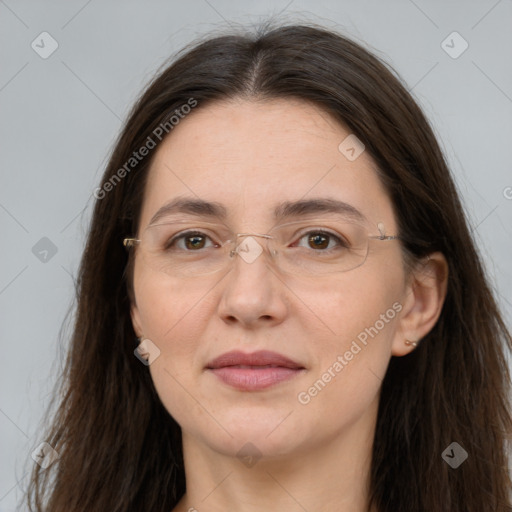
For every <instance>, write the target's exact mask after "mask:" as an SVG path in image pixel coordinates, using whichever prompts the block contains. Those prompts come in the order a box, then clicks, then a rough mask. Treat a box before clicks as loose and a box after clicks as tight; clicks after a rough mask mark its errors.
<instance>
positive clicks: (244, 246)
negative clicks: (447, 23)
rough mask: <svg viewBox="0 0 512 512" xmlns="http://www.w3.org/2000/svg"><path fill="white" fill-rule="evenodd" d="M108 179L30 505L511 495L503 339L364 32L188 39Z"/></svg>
mask: <svg viewBox="0 0 512 512" xmlns="http://www.w3.org/2000/svg"><path fill="white" fill-rule="evenodd" d="M95 197H96V198H97V202H96V205H95V209H94V214H93V219H92V224H91V228H90V233H89V238H88V241H87V246H86V249H85V252H84V255H83V259H82V264H81V267H80V271H79V280H78V295H77V297H78V309H77V318H76V324H75V330H74V336H73V340H72V345H71V350H70V353H69V359H68V361H67V366H66V372H65V374H64V375H63V379H64V385H65V386H64V390H65V391H64V395H63V397H62V402H61V404H60V408H59V410H58V414H57V415H56V417H55V418H54V422H53V426H52V427H51V429H50V430H49V432H48V434H47V436H46V440H47V442H48V444H49V445H50V446H51V447H52V448H53V449H54V450H55V451H56V452H57V453H58V458H56V460H55V462H53V464H51V465H50V467H49V468H48V469H42V466H40V465H35V469H34V472H33V479H32V482H31V487H30V489H29V493H28V495H27V501H28V502H29V503H31V504H32V507H33V508H32V510H38V511H39V510H43V504H47V506H46V508H44V510H48V511H52V512H60V511H66V512H69V511H71V510H72V511H73V512H78V511H96V510H97V511H105V510H108V511H135V510H137V511H140V510H147V511H152V512H156V511H162V512H164V511H165V512H169V511H171V510H173V511H174V512H183V511H191V510H197V511H217V510H237V511H254V510H265V511H267V510H287V511H296V510H297V511H303V510H308V511H345V510H347V511H351V512H363V511H378V512H388V511H389V512H390V511H393V512H397V511H404V512H405V511H407V512H411V511H436V512H441V511H448V510H449V511H461V512H462V511H464V512H472V511H474V512H477V511H478V512H482V511H484V510H485V511H500V512H502V511H510V510H512V507H511V503H510V483H511V482H510V475H509V474H508V472H507V465H508V460H507V456H506V446H505V441H506V439H507V436H510V433H511V431H512V420H511V416H510V409H509V406H510V403H509V394H508V393H509V391H510V376H509V373H508V369H507V365H506V357H505V352H506V351H508V350H510V348H511V347H512V340H511V337H510V334H509V333H508V332H507V329H506V326H505V325H504V322H503V320H502V317H501V316H500V313H499V311H498V308H497V306H496V302H495V300H494V298H493V296H492V294H491V291H490V287H489V285H488V283H487V280H486V277H485V274H484V270H483V268H482V264H481V261H480V258H479V256H478V254H477V252H476V249H475V245H474V242H473V241H472V239H471V236H470V233H469V230H468V227H467V224H466V221H465V217H464V213H463V210H462V208H461V204H460V201H459V198H458V196H457V192H456V189H455V186H454V184H453V181H452V177H451V176H450V172H449V170H448V168H447V165H446V162H445V160H444V158H443V155H442V153H441V151H440V148H439V145H438V143H437V141H436V139H435V137H434V135H433V132H432V129H431V128H430V126H429V124H428V122H427V120H426V119H425V116H424V115H423V114H422V112H421V111H420V109H419V108H418V106H417V105H416V103H415V102H414V100H413V99H412V98H411V96H410V95H409V93H408V92H407V90H406V89H405V88H404V86H403V85H402V84H401V83H400V81H399V80H398V79H397V78H396V77H395V76H394V74H393V73H392V72H391V71H390V70H389V69H388V68H387V67H386V66H385V65H384V64H383V63H382V62H381V61H379V60H378V59H377V58H376V57H375V56H373V55H371V54H370V53H368V52H367V51H366V50H365V49H363V48H362V47H360V46H359V45H357V44H355V43H353V42H351V41H350V40H348V39H346V38H345V37H343V36H341V35H339V34H335V33H333V32H329V31H326V30H324V29H322V28H318V27H315V26H284V27H280V28H277V29H274V30H270V29H269V28H264V29H262V30H261V31H260V33H258V34H257V35H255V36H250V35H246V34H243V35H229V36H221V37H214V38H210V39H208V40H206V41H203V42H201V43H199V44H196V45H195V46H194V47H192V48H189V49H188V50H187V51H186V52H185V53H183V54H182V55H181V56H180V57H179V58H178V59H177V60H176V61H175V62H174V63H173V64H171V65H170V66H169V67H168V68H167V69H165V70H164V71H163V72H162V73H160V74H159V76H158V77H156V78H155V79H154V80H153V82H152V83H151V84H150V86H149V87H148V88H147V90H146V91H145V92H144V94H143V95H142V96H141V98H140V99H139V101H138V102H137V104H136V105H135V107H134V108H133V110H132V112H131V114H130V116H129V119H128V121H127V123H126V126H125V128H124V130H123V132H122V133H121V135H120V137H119V140H118V141H117V144H116V146H115V149H114V151H113V154H112V156H111V159H110V163H109V165H108V167H107V169H106V171H105V174H104V176H103V179H102V183H101V185H100V186H99V187H98V189H97V190H96V191H95ZM51 476H53V478H54V481H53V482H52V483H51V486H50V477H51Z"/></svg>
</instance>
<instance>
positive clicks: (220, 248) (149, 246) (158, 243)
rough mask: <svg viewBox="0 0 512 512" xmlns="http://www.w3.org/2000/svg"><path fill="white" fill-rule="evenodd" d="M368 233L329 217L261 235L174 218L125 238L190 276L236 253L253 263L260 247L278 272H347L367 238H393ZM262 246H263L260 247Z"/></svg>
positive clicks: (162, 268) (160, 268) (156, 263)
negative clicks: (137, 235)
mask: <svg viewBox="0 0 512 512" xmlns="http://www.w3.org/2000/svg"><path fill="white" fill-rule="evenodd" d="M377 228H378V230H379V233H380V234H379V235H371V234H368V231H369V229H368V227H367V226H366V225H365V224H362V223H358V222H352V221H348V220H340V219H333V218H329V217H327V218H319V219H312V220H308V221H306V220H300V221H296V222H289V223H287V224H281V225H278V226H275V227H274V228H272V229H271V230H270V231H269V232H268V233H266V234H257V233H233V232H231V231H230V230H229V229H227V227H226V226H225V225H223V224H217V223H211V222H204V221H199V222H198V221H195V222H192V221H175V222H165V223H159V224H153V225H150V226H148V227H147V228H146V229H145V230H144V231H143V233H142V235H141V237H140V238H125V239H124V240H123V244H124V246H125V247H126V248H127V249H129V248H136V249H137V252H136V257H140V258H141V260H142V262H143V263H144V265H147V266H148V267H149V268H151V269H153V270H155V271H157V272H162V273H164V274H169V275H172V276H177V277H194V276H204V275H209V274H214V273H217V272H222V271H226V270H228V269H229V268H230V265H231V264H232V263H233V261H234V260H235V259H236V258H235V256H236V255H237V254H238V255H239V256H240V257H241V258H242V260H244V261H245V262H246V263H248V264H251V263H254V262H255V261H256V260H257V259H258V258H260V257H262V253H263V252H265V250H266V254H267V257H268V256H269V257H270V259H271V262H272V263H273V264H274V265H275V266H276V267H277V268H278V269H279V270H280V271H281V272H283V273H285V274H290V275H310V276H318V275H324V274H333V273H338V272H346V271H348V270H353V269H355V268H357V267H359V266H361V265H362V264H363V263H364V262H365V261H366V259H367V256H368V252H369V246H370V241H390V240H396V239H398V238H399V237H398V236H386V235H385V232H384V226H383V224H382V223H379V224H378V225H377ZM265 245H266V247H264V246H265Z"/></svg>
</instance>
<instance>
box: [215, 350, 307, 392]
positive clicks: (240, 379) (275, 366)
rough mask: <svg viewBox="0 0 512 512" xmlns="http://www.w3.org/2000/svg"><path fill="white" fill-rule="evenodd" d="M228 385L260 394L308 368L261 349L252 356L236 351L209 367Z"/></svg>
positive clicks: (224, 355) (217, 359)
mask: <svg viewBox="0 0 512 512" xmlns="http://www.w3.org/2000/svg"><path fill="white" fill-rule="evenodd" d="M206 370H208V371H210V372H212V373H213V374H214V375H216V376H217V377H218V378H220V379H221V380H222V381H223V382H224V383H225V384H228V385H229V386H232V387H234V388H237V389H240V390H243V391H257V390H261V389H266V388H268V387H270V386H274V385H276V384H278V383H280V382H284V381H286V380H289V379H291V378H293V377H295V376H297V375H298V374H300V373H302V372H303V371H304V370H305V368H304V367H303V366H302V365H301V364H300V363H297V362H296V361H293V360H292V359H290V358H288V357H286V356H284V355H282V354H278V353H277V352H270V351H267V350H261V351H258V352H252V353H250V354H247V353H244V352H240V351H232V352H227V353H225V354H222V355H221V356H219V357H217V358H215V359H214V360H213V361H211V362H209V363H208V364H207V365H206Z"/></svg>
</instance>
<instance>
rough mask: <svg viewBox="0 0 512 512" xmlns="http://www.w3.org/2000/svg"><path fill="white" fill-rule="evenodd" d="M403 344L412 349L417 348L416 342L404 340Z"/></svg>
mask: <svg viewBox="0 0 512 512" xmlns="http://www.w3.org/2000/svg"><path fill="white" fill-rule="evenodd" d="M405 344H406V345H412V346H413V347H417V346H418V342H417V341H411V340H405Z"/></svg>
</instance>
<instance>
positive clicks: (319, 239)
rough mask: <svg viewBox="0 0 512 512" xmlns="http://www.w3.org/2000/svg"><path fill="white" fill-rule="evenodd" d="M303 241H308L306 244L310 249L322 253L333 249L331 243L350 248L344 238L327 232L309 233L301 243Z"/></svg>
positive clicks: (303, 237) (303, 236)
mask: <svg viewBox="0 0 512 512" xmlns="http://www.w3.org/2000/svg"><path fill="white" fill-rule="evenodd" d="M303 239H306V243H307V244H308V246H309V247H310V248H312V249H319V250H321V251H323V250H325V249H333V246H332V245H331V242H332V243H336V244H337V246H338V247H341V248H348V247H349V244H348V243H347V242H346V241H345V240H344V239H343V238H340V237H339V236H337V235H335V234H334V233H331V232H330V231H325V230H316V231H308V232H307V233H305V234H303V235H302V236H301V237H300V239H299V241H300V240H303ZM302 247H303V246H302Z"/></svg>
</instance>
